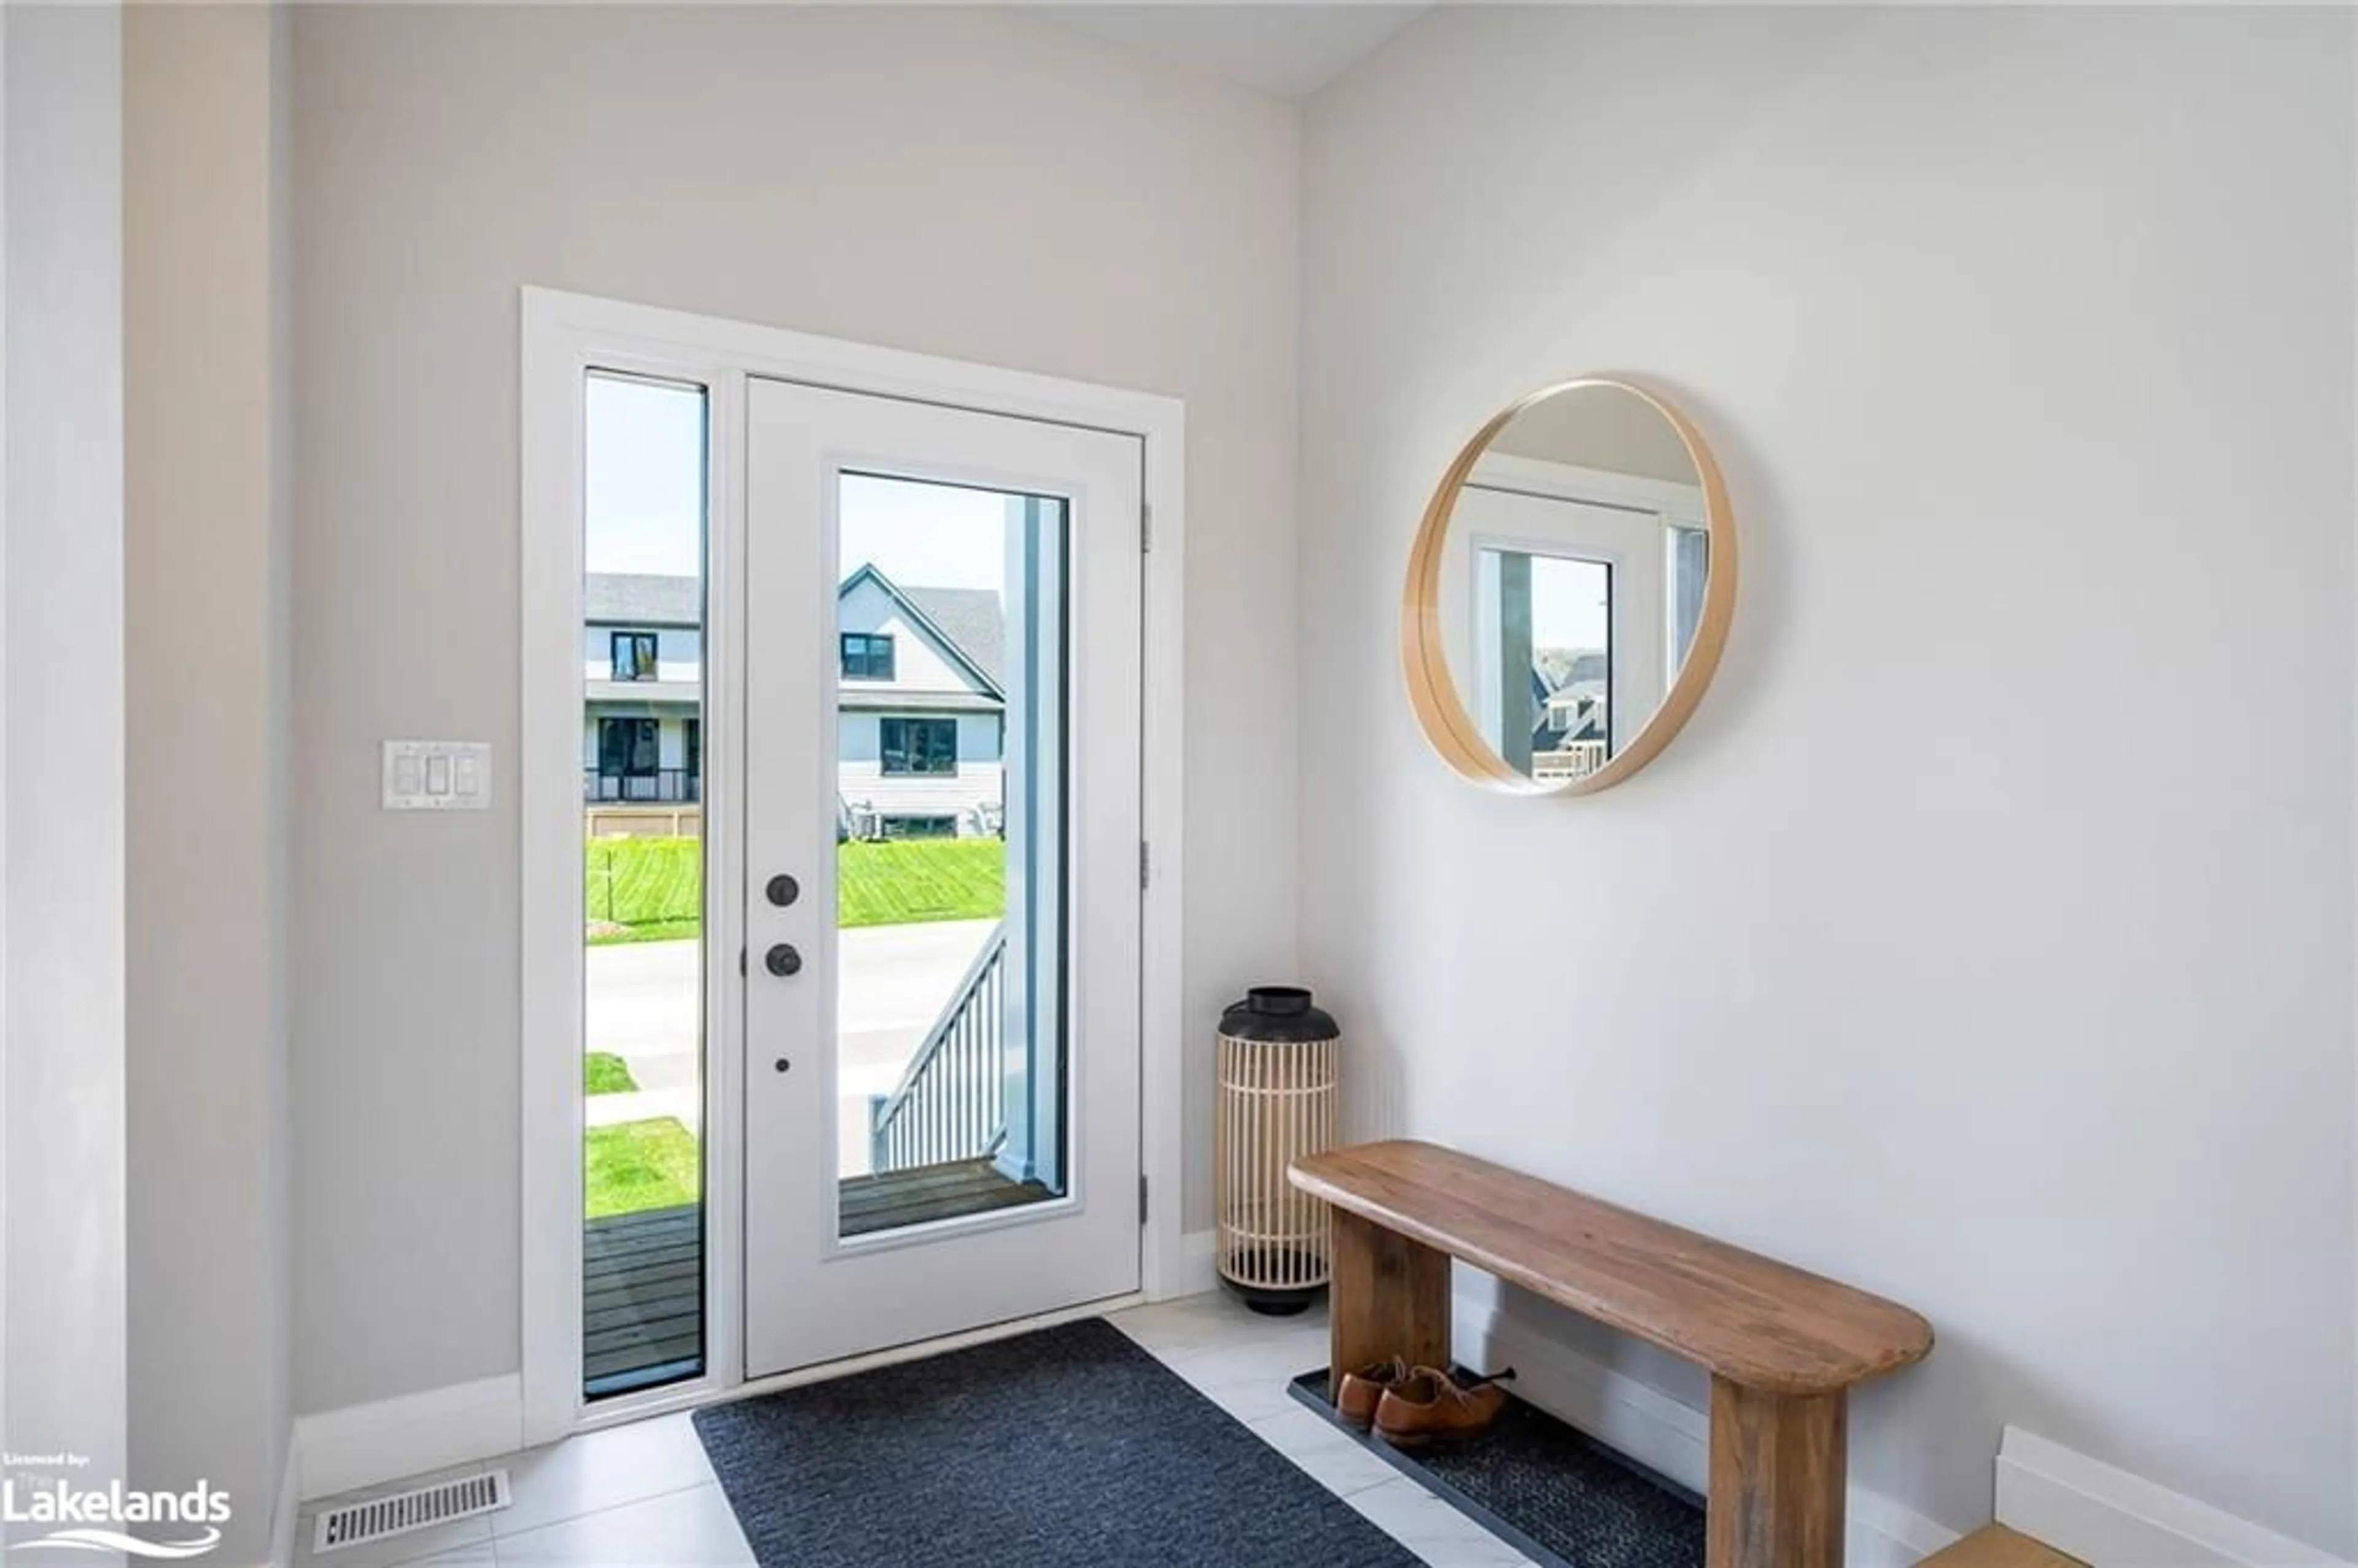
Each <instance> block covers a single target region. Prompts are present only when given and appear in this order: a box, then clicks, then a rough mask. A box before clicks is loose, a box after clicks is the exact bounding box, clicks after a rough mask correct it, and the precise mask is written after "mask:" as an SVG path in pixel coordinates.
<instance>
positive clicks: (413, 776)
mask: <svg viewBox="0 0 2358 1568" xmlns="http://www.w3.org/2000/svg"><path fill="white" fill-rule="evenodd" d="M491 786H492V749H491V747H490V746H488V745H486V744H484V743H483V742H482V741H386V742H385V743H384V809H385V810H387V811H487V810H489V809H490V808H491V804H492V787H491Z"/></svg>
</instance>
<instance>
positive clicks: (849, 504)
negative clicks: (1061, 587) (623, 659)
mask: <svg viewBox="0 0 2358 1568" xmlns="http://www.w3.org/2000/svg"><path fill="white" fill-rule="evenodd" d="M588 446H589V451H588V456H587V461H586V476H585V477H586V480H587V484H588V493H587V495H586V497H585V507H584V510H585V512H586V513H587V517H586V520H585V521H586V525H587V528H588V540H587V554H588V557H589V558H588V567H589V569H590V570H591V571H593V572H652V573H656V574H660V575H665V576H675V577H689V576H694V575H695V574H696V572H697V571H698V566H699V560H700V557H701V548H702V546H701V540H702V533H703V514H704V483H703V475H704V395H703V394H702V393H701V392H698V391H697V390H696V389H694V388H692V387H682V386H672V385H665V384H656V383H653V382H640V381H622V380H617V379H614V378H612V377H607V376H593V377H591V378H590V385H589V442H588ZM841 514H842V528H843V546H842V560H843V569H844V571H845V572H846V574H847V575H848V574H849V572H850V571H851V570H852V569H853V568H857V567H858V566H860V563H861V562H863V561H872V562H874V563H875V565H876V566H877V568H879V569H880V570H882V572H883V573H884V575H885V576H887V577H889V578H891V579H893V580H894V581H895V582H898V583H901V584H902V585H903V586H904V587H905V586H924V587H930V588H987V589H994V590H996V589H1000V587H1001V578H1002V576H1003V575H1004V572H1005V561H1004V558H1003V557H1004V551H1005V542H1004V537H1005V536H1004V534H1003V533H1002V525H1003V524H1004V523H1005V520H1006V512H1005V498H1004V497H1003V496H1001V494H1000V493H999V492H995V491H983V490H965V489H960V488H957V487H956V486H951V485H939V484H919V483H914V482H912V481H906V480H888V479H871V478H868V477H865V476H860V475H854V476H852V477H850V478H848V479H846V480H845V481H844V483H843V494H842V507H841Z"/></svg>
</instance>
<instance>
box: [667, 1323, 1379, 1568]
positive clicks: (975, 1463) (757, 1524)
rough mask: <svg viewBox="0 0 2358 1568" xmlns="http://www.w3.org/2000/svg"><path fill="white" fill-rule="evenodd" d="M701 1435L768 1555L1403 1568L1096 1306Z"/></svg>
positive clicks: (978, 1562) (1086, 1566)
mask: <svg viewBox="0 0 2358 1568" xmlns="http://www.w3.org/2000/svg"><path fill="white" fill-rule="evenodd" d="M696 1433H697V1435H698V1437H699V1438H701V1439H702V1440H703V1442H704V1451H705V1453H706V1454H709V1455H710V1456H711V1459H712V1468H713V1470H714V1471H715V1472H716V1473H717V1474H718V1475H719V1477H720V1487H721V1490H722V1491H723V1492H724V1493H726V1494H727V1495H728V1498H729V1506H730V1508H731V1509H734V1510H735V1511H736V1514H737V1522H738V1523H739V1524H740V1525H741V1526H743V1527H744V1530H745V1538H746V1540H747V1541H749V1542H750V1543H751V1544H752V1548H753V1557H754V1561H755V1562H757V1563H760V1564H761V1565H762V1568H894V1565H897V1564H903V1563H906V1564H923V1565H925V1568H969V1565H970V1568H984V1565H986V1564H988V1565H989V1568H1019V1565H1020V1568H1125V1565H1128V1564H1145V1563H1153V1564H1170V1565H1172V1568H1199V1565H1200V1568H1259V1565H1260V1564H1264V1563H1266V1564H1270V1565H1271V1568H1301V1565H1303V1564H1311V1563H1315V1564H1319V1565H1321V1568H1329V1565H1331V1568H1415V1565H1416V1562H1417V1559H1416V1558H1415V1557H1414V1556H1412V1554H1410V1552H1408V1551H1407V1550H1406V1549H1405V1548H1403V1547H1401V1545H1400V1544H1398V1543H1397V1542H1395V1541H1393V1540H1392V1539H1391V1538H1390V1536H1388V1535H1386V1534H1384V1532H1383V1531H1381V1530H1378V1529H1377V1528H1376V1527H1375V1526H1374V1525H1372V1524H1369V1523H1368V1521H1367V1520H1366V1519H1362V1518H1360V1517H1359V1515H1358V1514H1357V1513H1356V1512H1354V1511H1353V1510H1352V1509H1351V1508H1350V1506H1349V1505H1348V1504H1347V1503H1345V1502H1344V1501H1343V1500H1342V1499H1341V1498H1337V1497H1336V1496H1335V1495H1334V1494H1333V1493H1331V1492H1329V1491H1327V1490H1326V1488H1325V1487H1322V1486H1320V1485H1319V1484H1318V1483H1317V1482H1316V1481H1314V1480H1312V1479H1311V1478H1310V1477H1309V1476H1306V1475H1304V1474H1303V1472H1302V1471H1301V1470H1299V1469H1297V1468H1295V1466H1294V1465H1293V1461H1291V1460H1289V1459H1287V1458H1286V1457H1285V1456H1284V1455H1283V1454H1280V1453H1279V1452H1278V1451H1277V1450H1276V1449H1274V1448H1271V1446H1269V1444H1265V1443H1263V1442H1262V1441H1261V1440H1260V1438H1259V1437H1257V1436H1255V1435H1254V1434H1253V1433H1251V1432H1249V1431H1248V1430H1246V1428H1245V1427H1244V1426H1243V1425H1242V1424H1241V1423H1240V1422H1237V1421H1236V1420H1235V1419H1234V1418H1232V1417H1231V1416H1229V1414H1228V1412H1227V1411H1223V1410H1221V1409H1220V1408H1219V1406H1217V1405H1216V1404H1214V1403H1212V1402H1211V1401H1210V1400H1207V1399H1206V1398H1205V1397H1204V1396H1203V1395H1201V1394H1199V1393H1197V1392H1196V1391H1195V1390H1194V1389H1192V1388H1189V1387H1188V1386H1187V1384H1186V1383H1185V1382H1184V1381H1183V1380H1182V1379H1180V1378H1179V1377H1178V1376H1177V1375H1176V1374H1174V1373H1173V1372H1172V1371H1170V1370H1169V1369H1168V1368H1165V1367H1163V1364H1162V1363H1161V1362H1159V1361H1157V1360H1155V1359H1154V1357H1152V1356H1150V1355H1148V1354H1147V1353H1146V1352H1145V1351H1144V1350H1142V1349H1141V1348H1139V1346H1137V1344H1136V1343H1134V1342H1133V1341H1132V1340H1131V1339H1130V1336H1127V1335H1125V1334H1123V1333H1122V1332H1121V1331H1120V1329H1118V1328H1115V1327H1114V1326H1113V1325H1110V1324H1109V1323H1106V1322H1105V1321H1104V1320H1102V1319H1099V1318H1088V1319H1084V1320H1083V1321H1081V1322H1078V1323H1071V1324H1066V1325H1063V1326H1062V1327H1058V1328H1049V1329H1043V1330H1042V1331H1040V1332H1039V1333H1037V1334H1027V1335H1023V1336H1020V1337H1018V1338H1014V1339H1002V1340H999V1341H997V1342H996V1343H993V1344H990V1345H979V1346H974V1347H973V1348H971V1349H968V1350H959V1351H954V1352H952V1353H951V1354H949V1355H946V1356H937V1357H934V1358H932V1359H931V1360H926V1361H912V1362H907V1363H904V1364H903V1365H901V1366H897V1367H883V1368H878V1369H876V1370H875V1371H872V1372H861V1373H859V1374H857V1375H855V1376H852V1377H849V1378H840V1379H836V1380H835V1381H833V1382H827V1383H814V1384H812V1385H811V1386H810V1387H808V1388H802V1389H792V1390H787V1391H786V1392H784V1393H781V1394H770V1395H767V1396H764V1397H763V1398H761V1399H753V1400H739V1401H738V1402H736V1403H734V1404H725V1405H711V1406H708V1407H706V1408H705V1409H703V1410H700V1411H698V1412H697V1413H696Z"/></svg>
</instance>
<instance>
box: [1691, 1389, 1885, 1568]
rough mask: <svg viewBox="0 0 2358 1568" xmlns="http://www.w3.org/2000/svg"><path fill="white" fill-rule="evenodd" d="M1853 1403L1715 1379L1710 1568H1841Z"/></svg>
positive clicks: (1840, 1397)
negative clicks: (1847, 1441)
mask: <svg viewBox="0 0 2358 1568" xmlns="http://www.w3.org/2000/svg"><path fill="white" fill-rule="evenodd" d="M1849 1403H1850V1396H1849V1395H1847V1394H1845V1393H1832V1394H1806V1395H1794V1394H1768V1393H1762V1392H1760V1391H1759V1390H1755V1389H1746V1388H1740V1387H1738V1386H1737V1385H1736V1384H1734V1383H1731V1382H1729V1381H1727V1380H1726V1379H1724V1378H1714V1379H1712V1380H1711V1494H1710V1497H1709V1498H1708V1499H1707V1500H1708V1502H1709V1504H1710V1510H1709V1517H1708V1521H1707V1523H1706V1524H1705V1526H1704V1537H1705V1548H1704V1563H1705V1564H1706V1568H1842V1561H1843V1487H1844V1466H1845V1463H1846V1461H1847V1459H1848V1454H1847V1451H1846V1449H1845V1446H1844V1444H1845V1438H1846V1429H1847V1426H1848V1420H1847V1411H1848V1407H1849Z"/></svg>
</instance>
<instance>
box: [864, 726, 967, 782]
mask: <svg viewBox="0 0 2358 1568" xmlns="http://www.w3.org/2000/svg"><path fill="white" fill-rule="evenodd" d="M876 722H877V726H878V729H879V731H880V733H879V735H878V737H877V738H878V740H879V741H882V750H883V753H884V772H885V773H886V774H887V776H890V775H892V774H894V773H957V719H878V720H877V721H876Z"/></svg>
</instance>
